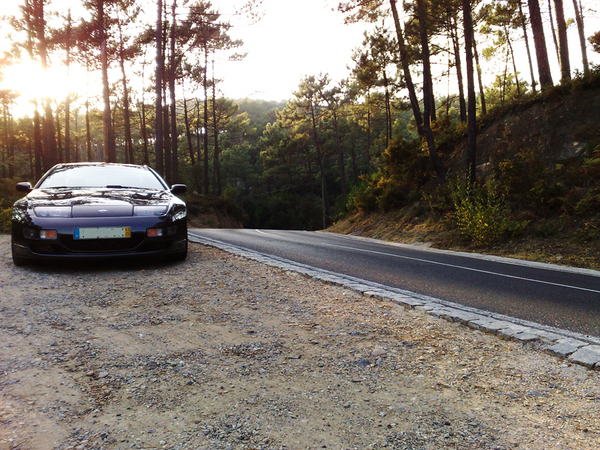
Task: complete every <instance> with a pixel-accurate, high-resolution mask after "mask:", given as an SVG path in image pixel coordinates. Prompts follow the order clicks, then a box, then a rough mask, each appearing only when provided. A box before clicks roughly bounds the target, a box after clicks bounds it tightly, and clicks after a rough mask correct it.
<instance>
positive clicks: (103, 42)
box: [97, 0, 117, 162]
mask: <svg viewBox="0 0 600 450" xmlns="http://www.w3.org/2000/svg"><path fill="white" fill-rule="evenodd" d="M97 5H98V11H97V13H98V28H99V30H100V61H101V67H102V99H103V102H104V112H103V115H102V123H103V125H104V160H105V161H107V162H117V148H116V144H115V134H114V131H113V126H112V115H111V111H110V88H109V85H108V48H107V36H106V29H105V23H104V0H98V2H97Z"/></svg>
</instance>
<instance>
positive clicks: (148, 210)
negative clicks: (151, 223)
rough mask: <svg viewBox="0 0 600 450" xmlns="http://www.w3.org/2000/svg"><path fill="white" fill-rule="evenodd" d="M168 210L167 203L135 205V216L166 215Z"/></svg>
mask: <svg viewBox="0 0 600 450" xmlns="http://www.w3.org/2000/svg"><path fill="white" fill-rule="evenodd" d="M166 212H167V206H166V205H145V206H134V207H133V215H134V216H144V217H157V216H163V215H165V214H166Z"/></svg>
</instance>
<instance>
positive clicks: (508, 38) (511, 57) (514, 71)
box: [504, 26, 521, 97]
mask: <svg viewBox="0 0 600 450" xmlns="http://www.w3.org/2000/svg"><path fill="white" fill-rule="evenodd" d="M504 36H505V37H506V42H507V43H508V51H509V53H510V59H511V61H512V66H513V74H514V76H515V83H516V84H517V95H518V96H519V97H520V96H521V83H520V82H519V72H518V71H517V62H516V61H515V52H514V51H513V46H512V41H511V40H510V36H509V33H508V29H507V28H506V26H504Z"/></svg>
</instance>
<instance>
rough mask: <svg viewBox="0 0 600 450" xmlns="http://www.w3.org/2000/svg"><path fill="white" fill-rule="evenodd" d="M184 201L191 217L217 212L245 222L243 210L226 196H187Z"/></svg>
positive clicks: (183, 197)
mask: <svg viewBox="0 0 600 450" xmlns="http://www.w3.org/2000/svg"><path fill="white" fill-rule="evenodd" d="M182 199H183V200H185V202H186V204H187V206H188V211H189V214H190V215H191V216H198V215H202V214H206V213H209V212H211V211H217V212H220V213H223V214H226V215H227V216H228V217H231V218H233V219H235V220H236V221H238V222H242V221H243V220H244V211H243V210H242V208H241V207H240V206H239V205H238V204H237V203H235V202H234V201H233V200H231V199H228V198H225V197H224V196H221V197H217V196H215V195H198V194H187V195H184V196H182Z"/></svg>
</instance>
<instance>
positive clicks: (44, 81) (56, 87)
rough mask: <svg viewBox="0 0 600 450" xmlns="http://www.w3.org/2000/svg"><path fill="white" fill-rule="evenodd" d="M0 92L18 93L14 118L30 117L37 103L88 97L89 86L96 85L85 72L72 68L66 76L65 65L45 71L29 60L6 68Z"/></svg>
mask: <svg viewBox="0 0 600 450" xmlns="http://www.w3.org/2000/svg"><path fill="white" fill-rule="evenodd" d="M2 75H3V77H2V80H0V90H11V91H14V92H16V93H17V94H18V97H17V99H16V101H15V105H14V108H13V115H14V116H17V117H19V116H24V115H30V114H31V112H32V111H33V105H32V103H33V102H34V100H38V101H39V102H41V101H42V99H46V98H49V99H50V100H51V101H52V102H53V103H55V104H56V103H62V102H64V101H65V99H66V98H67V95H71V98H77V97H85V96H87V95H88V92H89V91H90V86H94V85H97V84H96V83H95V81H92V80H91V79H90V76H89V75H88V74H87V73H86V71H85V70H84V69H82V68H81V67H79V66H73V67H72V68H71V70H70V73H67V69H66V67H65V66H63V65H60V64H56V65H52V66H50V67H48V69H47V70H46V71H44V70H43V69H42V65H41V64H40V62H39V61H33V60H31V59H29V58H27V59H23V60H21V61H19V62H18V63H16V64H14V65H11V66H8V67H6V68H4V70H3V71H2ZM92 77H93V74H92Z"/></svg>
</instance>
